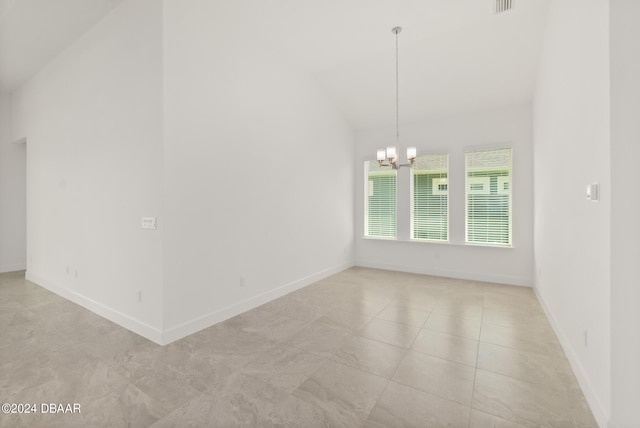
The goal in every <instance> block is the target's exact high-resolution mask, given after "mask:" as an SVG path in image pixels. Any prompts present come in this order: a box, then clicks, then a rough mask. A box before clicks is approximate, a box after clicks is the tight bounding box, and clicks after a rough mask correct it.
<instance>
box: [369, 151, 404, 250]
mask: <svg viewBox="0 0 640 428" xmlns="http://www.w3.org/2000/svg"><path fill="white" fill-rule="evenodd" d="M364 170H365V175H366V176H365V192H364V194H365V195H366V196H365V216H364V217H365V218H364V234H365V236H370V237H377V238H395V237H396V171H394V170H392V169H391V168H389V167H382V168H381V167H380V166H379V165H378V163H377V162H375V161H371V162H369V161H367V162H365V163H364Z"/></svg>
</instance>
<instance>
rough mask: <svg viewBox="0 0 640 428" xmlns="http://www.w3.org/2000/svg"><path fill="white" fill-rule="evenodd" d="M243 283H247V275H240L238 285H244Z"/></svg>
mask: <svg viewBox="0 0 640 428" xmlns="http://www.w3.org/2000/svg"><path fill="white" fill-rule="evenodd" d="M245 285H247V277H245V276H244V275H242V276H241V277H240V287H244V286H245Z"/></svg>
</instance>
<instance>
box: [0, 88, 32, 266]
mask: <svg viewBox="0 0 640 428" xmlns="http://www.w3.org/2000/svg"><path fill="white" fill-rule="evenodd" d="M10 102H11V96H10V95H9V94H6V93H2V92H0V272H11V271H16V270H22V269H25V268H26V257H27V250H26V243H27V237H26V233H27V232H26V224H27V214H26V207H27V202H26V198H27V190H26V179H27V172H26V167H27V158H26V156H27V154H26V146H25V144H16V141H17V140H14V139H13V134H12V132H11V105H10Z"/></svg>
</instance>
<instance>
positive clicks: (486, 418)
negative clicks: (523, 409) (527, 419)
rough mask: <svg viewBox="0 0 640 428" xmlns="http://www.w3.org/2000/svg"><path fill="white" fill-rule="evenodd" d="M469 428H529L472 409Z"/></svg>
mask: <svg viewBox="0 0 640 428" xmlns="http://www.w3.org/2000/svg"><path fill="white" fill-rule="evenodd" d="M469 428H527V427H526V426H525V425H522V424H519V423H517V422H514V421H508V420H506V419H502V418H500V417H498V416H494V415H490V414H488V413H484V412H481V411H479V410H475V409H471V420H470V421H469Z"/></svg>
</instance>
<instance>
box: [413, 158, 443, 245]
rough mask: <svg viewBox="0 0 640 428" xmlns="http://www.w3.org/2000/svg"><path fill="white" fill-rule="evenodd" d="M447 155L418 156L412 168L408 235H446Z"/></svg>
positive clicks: (432, 237)
mask: <svg viewBox="0 0 640 428" xmlns="http://www.w3.org/2000/svg"><path fill="white" fill-rule="evenodd" d="M448 169H449V156H448V155H447V154H436V155H426V156H418V157H417V158H416V161H415V164H414V165H413V168H412V169H411V175H412V177H411V237H412V238H413V239H428V240H434V241H447V240H448V239H449V177H448Z"/></svg>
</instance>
